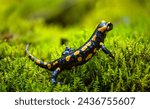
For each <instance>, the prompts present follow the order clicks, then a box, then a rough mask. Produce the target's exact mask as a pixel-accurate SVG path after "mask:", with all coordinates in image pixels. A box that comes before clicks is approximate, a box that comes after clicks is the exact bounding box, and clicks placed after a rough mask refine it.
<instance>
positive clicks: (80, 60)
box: [26, 21, 114, 84]
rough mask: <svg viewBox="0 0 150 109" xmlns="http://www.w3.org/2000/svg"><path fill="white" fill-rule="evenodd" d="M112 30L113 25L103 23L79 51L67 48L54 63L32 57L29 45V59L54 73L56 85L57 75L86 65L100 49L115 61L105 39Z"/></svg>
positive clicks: (53, 78) (53, 79) (53, 77)
mask: <svg viewBox="0 0 150 109" xmlns="http://www.w3.org/2000/svg"><path fill="white" fill-rule="evenodd" d="M112 29H113V24H112V23H110V22H105V21H102V22H101V23H100V24H99V25H98V26H97V27H96V29H95V31H94V33H93V34H92V36H91V37H90V39H89V40H88V41H87V42H86V43H85V44H84V45H82V46H81V47H80V48H78V49H77V50H73V49H70V48H69V47H66V49H65V51H64V52H63V53H62V57H60V58H59V59H56V60H54V61H52V62H42V61H41V60H39V59H37V58H35V57H34V56H32V55H31V54H30V53H29V52H28V47H29V45H27V46H26V53H27V54H28V56H29V58H30V59H31V60H32V61H34V62H35V63H36V64H37V65H38V66H40V67H42V68H45V69H48V70H50V71H53V73H52V77H51V80H52V83H53V84H56V83H57V82H56V78H57V75H58V74H59V73H60V72H61V71H63V70H67V69H71V68H72V67H74V66H78V65H82V64H85V63H86V62H87V61H89V60H90V59H91V58H92V57H93V56H94V54H95V53H96V51H97V50H99V49H102V51H103V52H104V53H105V54H107V55H108V56H110V57H111V58H112V59H114V56H113V55H112V54H111V52H110V51H109V50H108V49H107V48H106V47H105V46H104V39H105V37H106V34H107V32H109V31H110V30H112Z"/></svg>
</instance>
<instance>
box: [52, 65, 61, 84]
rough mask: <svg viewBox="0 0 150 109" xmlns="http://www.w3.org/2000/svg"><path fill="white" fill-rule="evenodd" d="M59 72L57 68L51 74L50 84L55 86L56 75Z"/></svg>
mask: <svg viewBox="0 0 150 109" xmlns="http://www.w3.org/2000/svg"><path fill="white" fill-rule="evenodd" d="M60 72H61V70H60V68H59V67H58V68H57V69H56V70H54V72H53V73H52V83H53V84H56V83H57V82H56V79H57V75H58V74H59V73H60Z"/></svg>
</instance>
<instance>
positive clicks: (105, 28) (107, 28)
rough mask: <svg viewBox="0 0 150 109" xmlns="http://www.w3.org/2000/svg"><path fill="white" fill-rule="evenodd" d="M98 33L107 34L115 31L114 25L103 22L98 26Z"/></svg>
mask: <svg viewBox="0 0 150 109" xmlns="http://www.w3.org/2000/svg"><path fill="white" fill-rule="evenodd" d="M97 29H98V31H100V32H102V33H105V32H108V31H110V30H112V29H113V24H112V23H111V22H106V21H104V20H103V21H102V22H101V23H100V24H99V25H98V26H97Z"/></svg>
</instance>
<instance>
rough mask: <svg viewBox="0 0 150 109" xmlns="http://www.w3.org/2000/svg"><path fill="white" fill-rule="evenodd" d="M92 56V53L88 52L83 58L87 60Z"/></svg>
mask: <svg viewBox="0 0 150 109" xmlns="http://www.w3.org/2000/svg"><path fill="white" fill-rule="evenodd" d="M91 57H92V53H90V54H88V56H87V57H86V58H85V60H86V61H87V60H89V59H90V58H91Z"/></svg>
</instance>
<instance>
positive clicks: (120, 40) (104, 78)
mask: <svg viewBox="0 0 150 109" xmlns="http://www.w3.org/2000/svg"><path fill="white" fill-rule="evenodd" d="M66 1H67V0H58V1H57V2H53V3H51V4H48V3H49V2H48V1H47V2H48V3H47V2H44V3H45V4H44V3H42V4H41V2H42V0H37V2H36V3H35V2H34V0H22V1H19V0H14V1H12V0H5V1H0V2H1V3H0V8H1V11H0V20H1V24H0V91H2V92H4V91H15V92H24V91H25V92H26V91H35V92H36V91H38V92H41V91H43V92H51V91H56V92H57V91H62V92H64V91H69V92H70V91H71V92H73V91H75V92H76V91H77V92H79V91H81V92H89V91H90V92H91V91H95V92H97V91H100V92H101V91H134V92H135V91H150V43H149V42H150V32H149V30H150V20H149V18H150V14H149V12H150V8H149V7H148V6H149V5H150V2H149V0H132V1H131V0H122V1H121V2H119V0H113V1H111V2H110V1H109V0H105V1H99V0H93V2H92V3H93V6H91V5H89V4H91V2H90V3H89V1H88V0H80V1H79V0H77V1H76V2H75V1H74V0H73V1H74V4H76V5H75V6H74V5H71V6H72V7H71V8H69V9H70V12H68V11H67V9H66V10H65V6H63V7H61V4H65V2H66ZM67 3H68V2H67ZM46 4H47V5H46ZM68 5H69V4H68ZM86 6H90V9H89V10H88V11H86V8H83V7H86ZM43 7H44V8H43ZM56 7H57V8H56ZM49 8H50V9H49ZM51 10H53V11H54V10H55V11H56V13H55V14H54V13H51ZM62 10H64V11H62ZM76 11H77V12H76ZM44 12H45V13H44ZM67 12H68V13H67ZM50 13H51V14H50ZM62 13H65V14H64V16H63V14H62ZM80 14H82V16H80ZM47 15H49V16H47ZM77 16H78V17H77ZM59 17H60V21H59ZM69 17H70V18H74V19H73V20H70V19H69ZM45 19H46V20H45ZM47 19H48V20H47ZM103 19H104V20H107V21H111V22H112V23H113V24H114V29H113V30H112V31H110V32H109V33H108V34H107V37H106V40H105V46H106V47H107V48H108V49H109V50H110V51H111V52H112V53H113V54H114V56H115V61H113V60H111V59H110V58H109V57H107V56H106V55H105V54H104V53H103V52H102V51H99V52H98V53H97V54H96V55H95V56H94V57H93V58H92V59H91V60H90V61H89V62H88V63H86V64H84V65H82V66H79V67H76V68H73V69H71V70H66V71H63V72H62V73H61V74H60V75H59V76H58V79H57V80H58V81H63V82H64V84H63V85H59V84H57V85H52V84H51V81H50V80H51V79H50V78H51V74H52V72H50V71H48V70H45V69H42V68H40V67H38V66H36V65H35V64H34V63H33V62H31V61H30V60H29V59H28V57H27V56H26V54H25V45H26V44H27V43H30V47H29V51H30V52H31V53H32V54H33V55H34V56H36V57H38V58H39V59H41V60H43V61H52V60H54V59H56V58H59V57H60V56H61V53H62V51H63V50H64V49H65V46H66V45H68V46H70V47H72V48H75V49H76V48H78V47H80V46H81V45H82V44H84V42H85V41H86V40H87V39H88V38H89V37H90V36H91V34H92V32H93V31H94V29H95V26H96V24H98V23H99V22H100V21H101V20H103ZM67 21H68V22H69V23H68V22H67ZM61 38H65V39H67V40H68V43H67V44H66V45H60V40H61Z"/></svg>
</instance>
